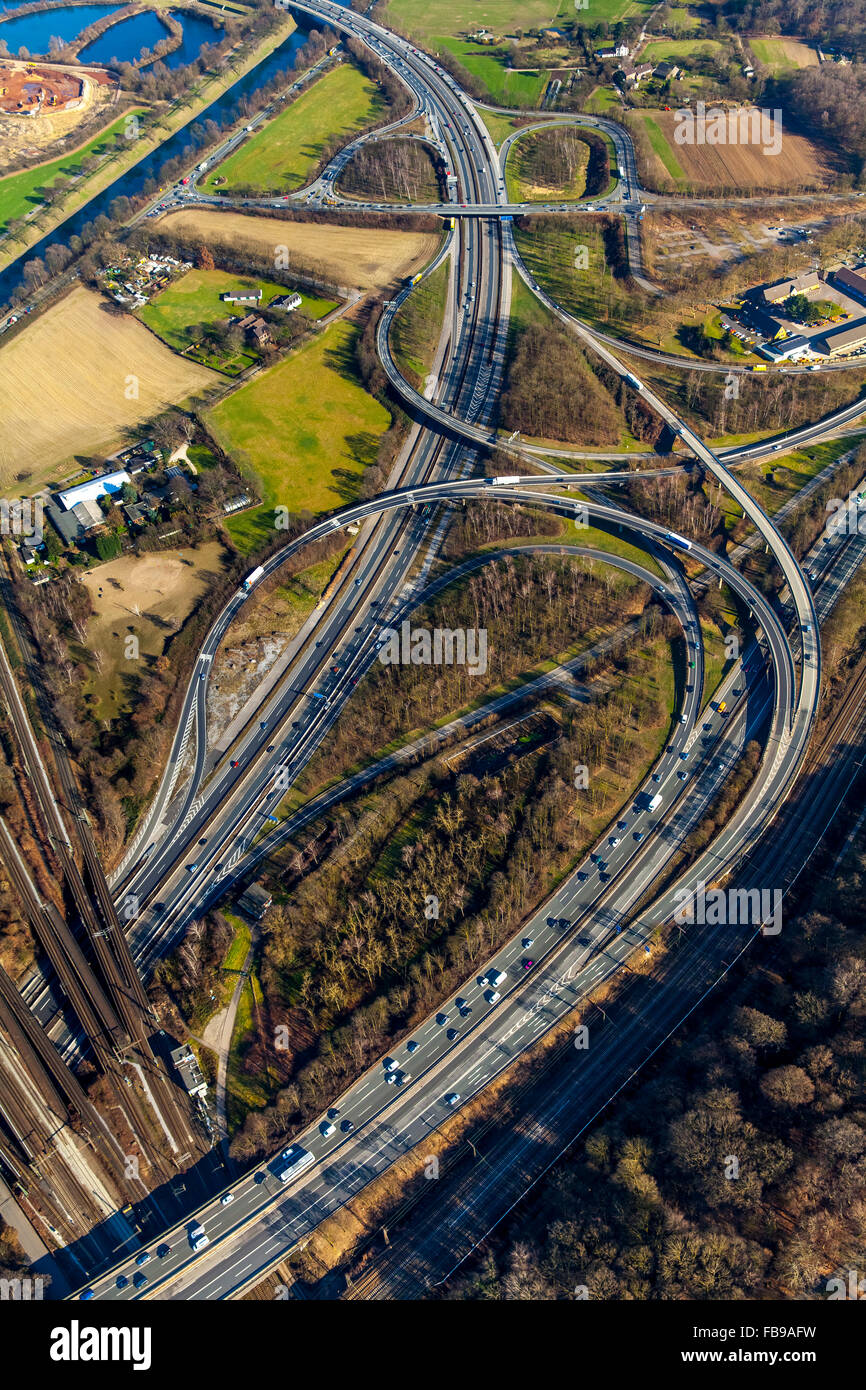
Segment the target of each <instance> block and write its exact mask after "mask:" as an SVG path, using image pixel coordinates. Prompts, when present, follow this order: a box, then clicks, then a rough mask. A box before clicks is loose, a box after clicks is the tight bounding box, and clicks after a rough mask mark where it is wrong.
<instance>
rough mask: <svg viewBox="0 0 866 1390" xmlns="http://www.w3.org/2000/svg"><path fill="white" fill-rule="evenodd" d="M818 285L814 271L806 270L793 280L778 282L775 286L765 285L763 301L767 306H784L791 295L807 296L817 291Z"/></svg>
mask: <svg viewBox="0 0 866 1390" xmlns="http://www.w3.org/2000/svg"><path fill="white" fill-rule="evenodd" d="M820 283H821V281H820V280H819V279H818V272H817V271H816V270H806V271H804V272H803V274H802V275H796V276H795V277H794V279H793V280H778V281H777V282H776V284H775V285H765V286H764V299H765V300H766V302H767V303H768V304H784V302H785V300H786V299H790V298H791V295H792V294H808V293H809V291H810V290H817V288H818V286H819V285H820Z"/></svg>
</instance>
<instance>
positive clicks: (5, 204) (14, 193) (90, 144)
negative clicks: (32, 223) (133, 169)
mask: <svg viewBox="0 0 866 1390" xmlns="http://www.w3.org/2000/svg"><path fill="white" fill-rule="evenodd" d="M140 109H141V108H139V107H136V108H134V111H138V112H139V113H140ZM132 114H133V111H127V112H126V113H125V114H124V115H123V116H120V117H118V119H117V120H116V121H112V123H111V125H109V126H107V127H106V128H105V130H103V131H102V132H101V133H100V134H99V135H95V136H94V137H93V139H92V140H88V141H87V143H86V144H84V145H82V146H81V147H80V148H79V149H77V150H70V152H69V153H68V154H65V155H63V156H62V157H61V158H60V159H52V160H50V161H49V162H48V163H47V164H37V165H36V167H35V168H34V169H22V170H20V171H19V172H18V173H17V174H7V175H6V177H5V178H2V179H0V227H5V226H6V225H7V224H8V223H9V222H10V221H12V220H13V219H14V218H16V217H25V216H26V215H27V213H28V212H32V211H33V210H34V208H37V207H39V206H40V205H41V203H42V194H43V190H44V189H46V188H50V187H51V185H52V184H53V183H54V181H55V180H56V179H57V178H60V177H63V178H71V177H72V175H73V174H78V173H80V172H81V161H82V160H83V159H86V158H87V156H88V155H95V156H97V157H99V158H101V157H102V156H104V155H105V154H106V153H107V152H108V151H109V150H110V149H112V148H113V147H114V146H115V142H116V138H117V136H118V135H119V134H120V132H121V131H122V130H124V129H125V127H126V122H127V119H128V118H129V116H131V115H132ZM123 147H124V148H125V142H123Z"/></svg>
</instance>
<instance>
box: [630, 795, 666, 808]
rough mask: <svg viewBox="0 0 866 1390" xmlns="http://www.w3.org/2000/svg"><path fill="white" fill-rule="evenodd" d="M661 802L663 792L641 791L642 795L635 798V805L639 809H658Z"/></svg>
mask: <svg viewBox="0 0 866 1390" xmlns="http://www.w3.org/2000/svg"><path fill="white" fill-rule="evenodd" d="M661 804H662V794H661V792H655V793H654V794H650V792H641V793H640V795H639V796H638V797H636V798H635V805H636V806H637V808H638V810H639V811H657V810H658V808H659V807H660V806H661Z"/></svg>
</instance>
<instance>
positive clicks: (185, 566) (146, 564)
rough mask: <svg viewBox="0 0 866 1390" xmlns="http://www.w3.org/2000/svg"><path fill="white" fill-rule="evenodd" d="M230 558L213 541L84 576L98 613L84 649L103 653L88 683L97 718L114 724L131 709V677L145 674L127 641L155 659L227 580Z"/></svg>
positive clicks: (125, 560)
mask: <svg viewBox="0 0 866 1390" xmlns="http://www.w3.org/2000/svg"><path fill="white" fill-rule="evenodd" d="M227 558H228V552H227V551H226V550H225V548H224V547H223V546H222V545H221V544H220V542H219V541H207V542H205V543H204V544H203V545H200V546H197V547H196V548H195V549H189V550H161V551H159V552H158V553H154V554H151V555H141V556H135V555H123V556H121V557H120V558H119V559H117V560H110V561H109V562H108V563H107V564H104V565H99V566H97V567H96V568H95V569H92V570H89V571H87V573H86V574H84V575H83V576H82V583H83V584H84V585H85V586H86V588H87V589H88V591H89V593H90V598H91V601H92V603H93V608H94V613H93V616H92V617H91V618H90V619H89V620H88V623H87V633H86V636H85V638H84V642H83V645H84V646H85V647H86V648H87V649H88V650H89V651H90V652H98V653H99V654H100V664H99V666H98V667H97V668H95V669H94V670H93V673H92V675H91V676H90V677H89V678H88V680H87V682H86V693H87V694H88V695H92V696H93V697H94V699H95V700H96V705H95V706H94V708H93V714H94V718H96V719H98V720H102V719H114V718H116V717H117V716H118V715H119V714H122V713H124V712H125V711H126V710H128V709H129V708H130V707H131V700H132V688H131V686H130V682H129V679H128V678H129V677H130V676H136V675H138V674H139V670H140V662H134V661H129V660H127V659H126V656H125V640H126V638H127V637H128V636H129V635H130V634H132V633H134V634H135V635H136V636H137V637H138V641H139V648H140V651H141V657H142V659H143V660H144V661H145V662H147V661H148V659H150V660H155V659H156V658H157V657H158V656H160V655H161V654H162V652H163V651H164V649H165V646H166V642H167V640H168V639H169V638H170V637H171V636H172V634H173V632H174V631H176V630H177V628H178V627H180V626H181V625H182V623H183V622H184V620H185V619H186V618H187V617H188V615H189V614H190V613H191V612H192V611H193V609H194V608H195V606H196V604H197V602H198V600H199V599H200V598H201V596H202V594H204V593H206V592H207V590H208V589H209V588H210V587H211V586H212V584H213V583H214V581H215V580H216V579H217V578H219V577H220V576H221V575H222V573H223V570H224V565H225V560H226V559H227Z"/></svg>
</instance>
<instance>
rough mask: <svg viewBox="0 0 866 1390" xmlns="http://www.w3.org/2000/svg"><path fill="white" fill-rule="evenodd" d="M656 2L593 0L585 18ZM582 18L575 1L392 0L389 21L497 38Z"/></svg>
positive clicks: (414, 29)
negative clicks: (488, 33) (487, 33)
mask: <svg viewBox="0 0 866 1390" xmlns="http://www.w3.org/2000/svg"><path fill="white" fill-rule="evenodd" d="M652 4H653V0H590V3H589V7H588V13H587V12H584V17H585V18H586V19H587V20H588V21H591V22H592V23H593V24H598V23H601V22H603V21H605V20H607V21H608V22H609V23H610V22H613V21H615V20H617V19H623V18H625V17H626V16H627V15H628V16H632V15H639V14H645V13H646V12H647V11H648V10H650V9H651V8H652ZM575 16H576V17H577V18H578V19H580V18H581V12H580V11H577V12H576V11H575V8H574V0H390V3H389V5H388V9H387V12H386V19H385V22H386V23H388V22H389V21H390V22H391V23H393V24H395V25H397V27H398V28H400V29H405V30H409V31H410V32H411V33H413V34H425V35H426V34H462V33H466V32H471V31H473V30H475V29H489V30H490V31H491V32H492V33H494V34H496V35H497V37H498V36H499V35H500V34H510V33H513V32H514V30H515V29H516V28H519V29H522V30H523V31H524V33H525V32H526V31H527V30H528V29H546V28H548V27H552V28H557V27H561V24H560V22H561V21H562V20H567V21H571V20H573V19H574V18H575Z"/></svg>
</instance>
